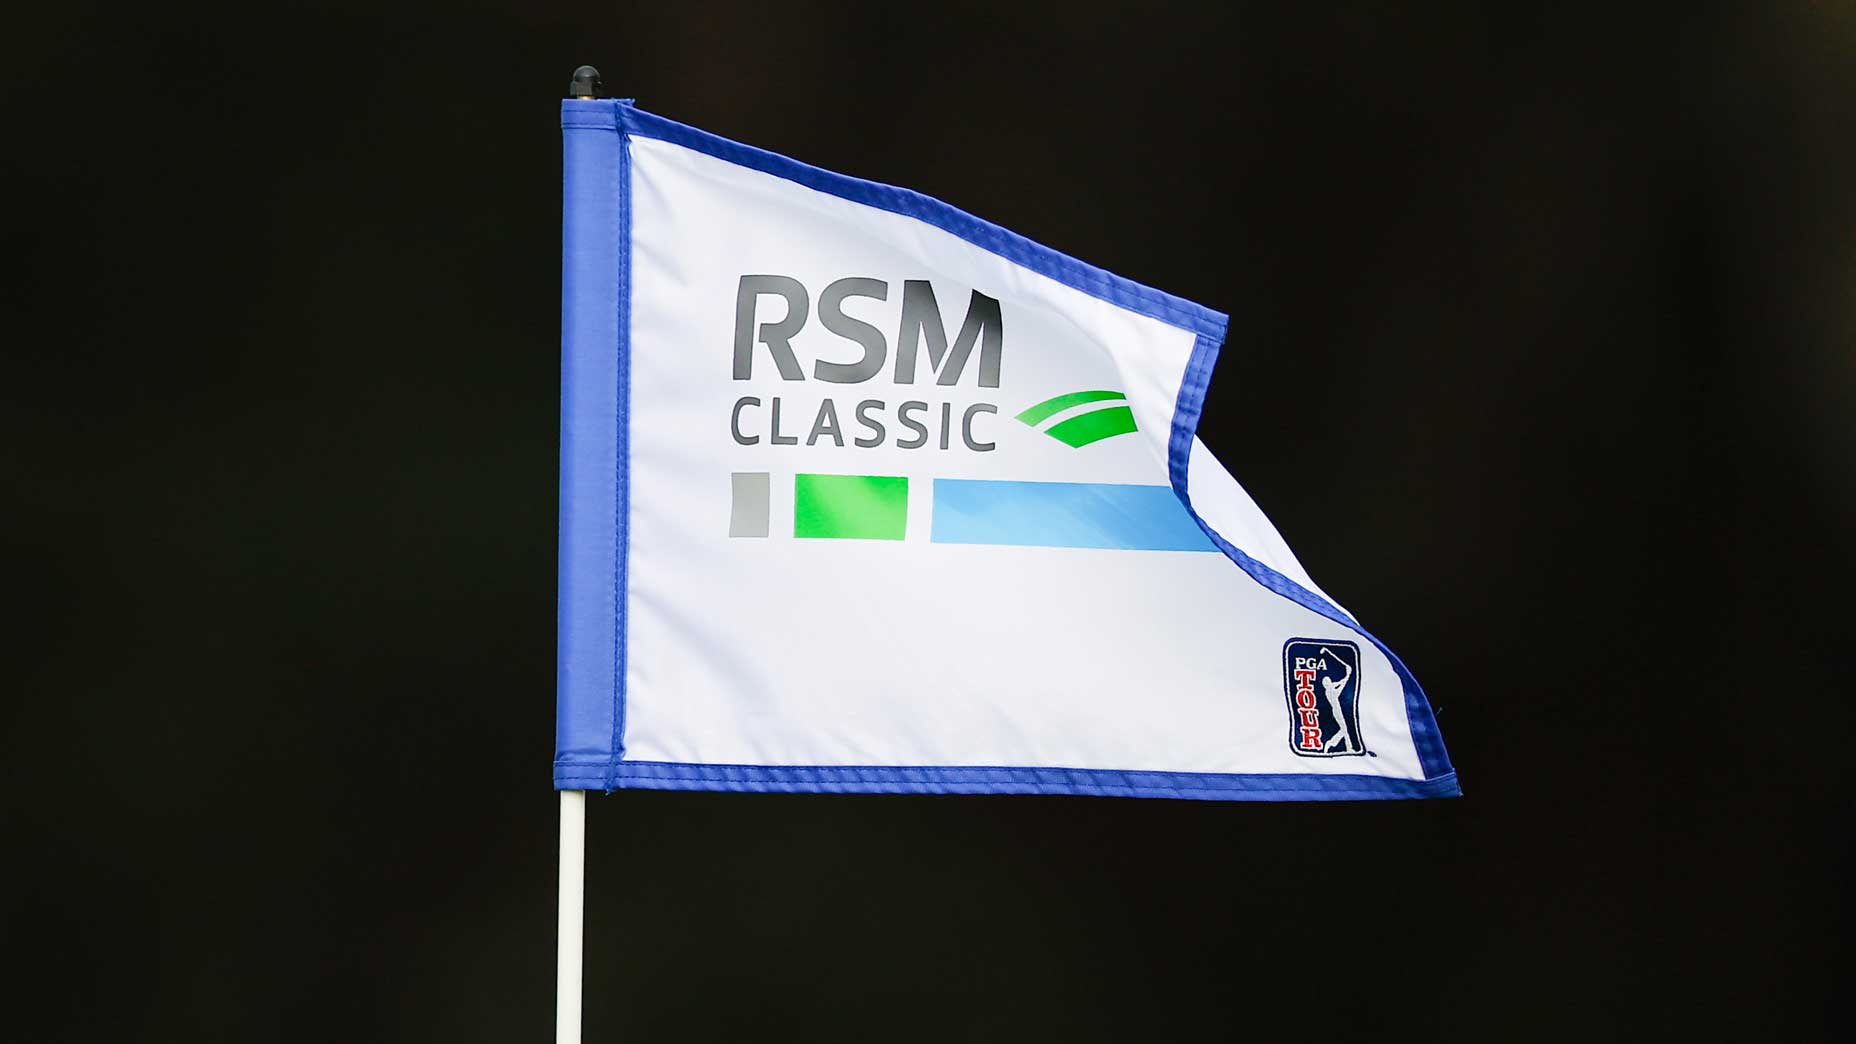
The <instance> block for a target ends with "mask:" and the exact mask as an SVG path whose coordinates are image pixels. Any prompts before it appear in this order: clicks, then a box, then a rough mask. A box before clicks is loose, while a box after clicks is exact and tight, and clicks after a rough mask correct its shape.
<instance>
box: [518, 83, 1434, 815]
mask: <svg viewBox="0 0 1856 1044" xmlns="http://www.w3.org/2000/svg"><path fill="white" fill-rule="evenodd" d="M562 127H563V129H564V136H565V142H566V146H565V147H566V214H565V234H564V253H565V264H564V286H563V327H564V346H563V351H564V363H563V373H562V448H561V475H562V484H561V558H560V562H561V574H560V662H559V670H560V675H559V707H558V719H557V720H558V734H557V745H556V755H555V785H556V786H557V787H559V788H562V789H612V788H617V787H655V788H674V789H702V790H751V791H885V792H972V793H993V792H1014V793H1073V794H1103V795H1122V796H1137V797H1189V798H1214V799H1240V800H1315V799H1339V798H1390V797H1432V796H1446V795H1452V794H1455V793H1457V792H1458V791H1457V785H1456V777H1455V774H1454V772H1453V771H1452V770H1451V767H1450V763H1449V760H1448V757H1447V756H1446V754H1445V752H1444V748H1443V743H1442V740H1441V739H1440V737H1439V735H1438V733H1437V727H1436V723H1435V721H1434V720H1433V718H1432V715H1431V711H1430V707H1429V706H1428V704H1427V703H1426V701H1425V698H1424V694H1423V693H1422V691H1421V690H1420V689H1419V688H1418V685H1417V683H1416V682H1415V681H1414V680H1413V679H1412V677H1411V675H1410V673H1409V672H1407V671H1406V670H1405V668H1404V666H1403V665H1402V664H1400V663H1399V661H1398V660H1397V659H1396V658H1395V657H1394V656H1392V654H1391V653H1390V652H1389V651H1388V650H1387V649H1386V648H1385V647H1384V646H1383V645H1382V644H1380V643H1379V642H1378V641H1377V640H1376V639H1375V638H1373V637H1372V636H1371V635H1370V634H1368V633H1367V632H1366V630H1365V629H1364V628H1363V627H1362V626H1361V625H1360V624H1359V623H1358V622H1356V621H1355V620H1354V619H1353V618H1352V616H1351V615H1349V614H1348V613H1347V612H1346V611H1344V610H1342V609H1340V608H1339V607H1338V606H1337V605H1335V604H1334V603H1333V602H1332V601H1331V600H1330V599H1328V598H1327V597H1326V595H1325V594H1323V593H1322V591H1321V590H1320V589H1319V588H1317V587H1316V586H1315V584H1314V582H1313V581H1312V580H1311V579H1310V578H1309V577H1308V575H1307V573H1306V572H1305V571H1304V570H1303V569H1302V567H1301V565H1300V564H1299V563H1298V562H1297V561H1296V560H1295V557H1294V555H1293V554H1291V552H1290V551H1289V548H1288V546H1287V545H1286V544H1285V543H1284V542H1283V540H1282V538H1281V537H1280V536H1279V535H1278V534H1277V533H1276V531H1275V529H1274V528H1273V527H1272V526H1271V525H1270V523H1269V521H1268V520H1267V519H1266V518H1265V517H1264V516H1263V514H1262V513H1261V512H1260V511H1259V510H1258V509H1257V507H1256V505H1255V504H1254V503H1253V502H1252V501H1251V500H1250V498H1249V496H1248V495H1247V494H1245V492H1244V491H1243V489H1242V488H1241V487H1239V485H1238V484H1237V482H1236V481H1235V480H1234V479H1232V478H1231V476H1230V475H1229V474H1228V473H1227V472H1226V471H1225V470H1224V468H1223V467H1222V466H1221V465H1220V464H1219V463H1218V461H1217V460H1215V459H1214V458H1213V457H1212V455H1211V454H1210V453H1209V452H1208V451H1207V450H1206V449H1205V447H1204V446H1203V445H1201V444H1200V443H1199V442H1198V441H1197V439H1196V438H1195V437H1194V434H1193V432H1194V431H1195V429H1196V427H1197V423H1198V417H1199V412H1200V409H1201V406H1202V404H1203V402H1204V396H1205V388H1206V384H1207V381H1208V379H1209V376H1210V372H1211V367H1212V364H1213V362H1214V361H1215V359H1216V356H1217V351H1218V347H1219V345H1220V343H1221V342H1222V340H1223V336H1224V331H1225V324H1226V318H1225V316H1223V315H1220V314H1218V313H1216V312H1213V311H1210V310H1208V309H1206V308H1203V307H1200V306H1198V305H1195V304H1192V303H1190V302H1187V301H1184V300H1181V299H1179V298H1176V297H1172V296H1170V295H1168V294H1164V293H1161V292H1159V291H1156V290H1152V289H1149V288H1147V287H1144V286H1141V285H1139V284H1137V283H1134V282H1132V281H1130V280H1127V279H1123V278H1120V277H1118V276H1115V275H1112V274H1110V273H1108V272H1105V271H1102V270H1100V269H1097V268H1094V267H1091V266H1089V265H1086V264H1083V263H1082V262H1080V261H1077V260H1075V259H1072V258H1070V257H1067V256H1064V255H1062V254H1060V253H1057V252H1056V251H1053V250H1050V249H1048V248H1046V247H1042V246H1039V245H1037V244H1035V243H1032V242H1031V241H1029V240H1026V239H1024V238H1023V237H1021V236H1018V235H1015V234H1013V233H1011V232H1008V231H1006V230H1004V229H1001V228H999V227H997V226H994V225H991V224H989V223H987V222H985V221H982V220H980V219H978V218H975V217H972V216H971V215H968V214H966V213H963V212H961V211H959V210H956V209H954V208H952V207H949V206H947V205H945V204H943V203H940V202H937V201H935V200H932V199H929V198H927V197H924V196H921V195H919V194H916V193H913V192H909V191H907V190H904V189H898V188H892V187H889V186H884V185H877V184H872V183H870V182H865V181H860V180H857V179H854V178H847V177H842V176H839V175H836V174H830V173H827V172H825V171H821V170H818V169H816V168H813V167H808V166H806V165H804V164H801V163H797V162H795V161H792V160H789V159H785V158H783V157H780V156H776V155H773V154H770V153H766V152H762V151H760V150H757V149H752V148H749V147H747V146H743V145H739V144H736V143H734V142H730V141H727V140H724V139H721V138H718V137H715V136H713V135H710V134H707V133H705V132H702V131H699V130H695V129H693V128H690V127H686V126H683V125H681V124H677V123H673V122H671V121H669V120H665V119H663V118H661V117H657V116H653V115H650V114H648V113H645V112H641V111H639V110H638V109H636V108H635V107H633V106H632V105H630V104H629V103H627V102H622V101H588V100H570V101H566V102H563V104H562Z"/></svg>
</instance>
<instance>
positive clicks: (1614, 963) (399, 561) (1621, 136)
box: [0, 3, 1856, 1041]
mask: <svg viewBox="0 0 1856 1044" xmlns="http://www.w3.org/2000/svg"><path fill="white" fill-rule="evenodd" d="M1404 6H1406V5H1376V4H1347V5H1338V6H1330V5H1295V4H1282V5H1257V4H1245V5H1231V6H1220V7H1219V8H1217V9H1211V8H1210V7H1209V5H1208V7H1207V8H1206V9H1201V8H1198V7H1181V8H1168V7H1165V6H1162V5H1156V4H1138V5H1115V6H1106V7H1095V6H1089V5H1080V4H1073V3H1050V4H1039V5H994V4H983V3H974V4H968V5H961V6H956V7H951V8H936V9H929V8H927V7H917V6H912V5H908V6H905V5H895V6H890V5H835V6H831V7H823V8H811V7H802V6H791V7H789V6H785V5H771V4H769V5H742V6H737V7H727V8H722V7H713V8H712V7H708V6H705V5H698V4H689V3H682V4H679V3H654V4H650V5H635V6H629V7H628V6H625V5H617V4H598V3H588V4H580V5H576V6H572V7H561V8H558V9H546V10H544V9H542V8H539V7H533V6H531V5H527V4H521V3H508V4H503V5H497V4H487V5H474V4H473V5H464V4H447V5H434V6H432V7H430V8H424V9H420V8H415V7H412V6H410V5H396V4H382V3H367V4H336V5H332V6H327V7H322V8H319V9H316V10H313V11H312V10H307V9H278V10H252V9H250V8H248V7H246V6H244V5H225V6H218V7H195V6H190V5H186V4H180V5H140V6H137V7H134V8H129V7H122V8H114V9H111V8H90V7H86V6H84V5H82V4H66V5H47V6H42V7H35V8H29V9H14V10H12V11H10V13H9V14H8V15H7V18H8V21H9V25H8V27H7V29H6V31H5V33H4V34H0V62H3V63H4V77H5V82H6V83H7V84H8V86H7V89H6V93H5V97H4V120H5V133H6V139H5V140H6V145H5V147H4V149H3V150H0V152H3V153H4V155H3V156H0V170H3V171H4V184H3V186H0V187H3V188H4V193H5V194H4V199H5V213H6V215H7V217H6V221H7V234H6V240H5V242H6V249H5V251H4V252H3V253H4V258H5V261H4V263H5V265H6V266H7V267H6V271H5V272H4V275H5V280H4V285H5V290H4V295H5V301H6V308H7V313H8V318H7V322H6V333H5V336H4V340H5V342H6V349H5V370H4V378H3V381H4V387H0V439H3V440H4V442H3V446H4V448H0V541H3V543H0V550H3V553H4V557H3V558H0V561H3V562H4V566H5V571H6V587H5V589H6V591H7V604H8V605H9V606H10V607H11V609H12V612H10V613H9V614H8V615H9V616H10V617H11V620H10V622H9V623H7V624H6V625H5V631H4V634H3V635H0V643H3V647H4V649H5V657H6V660H5V668H6V669H5V672H4V683H3V684H4V685H5V688H6V689H7V690H8V691H7V692H6V694H5V696H6V698H5V700H4V707H5V719H4V720H5V725H6V728H5V734H4V748H3V749H0V772H3V773H4V776H0V781H3V783H4V794H5V796H4V798H0V815H3V816H4V819H3V822H4V841H3V844H4V852H0V875H4V877H5V878H6V879H7V880H6V883H5V884H4V887H3V889H0V896H3V898H0V910H3V911H4V922H3V926H4V936H5V944H6V945H5V949H6V953H7V956H8V959H9V963H11V964H12V965H13V969H14V970H13V971H11V972H10V973H9V982H8V987H9V990H8V992H9V993H10V994H11V996H12V998H13V999H11V1000H9V1001H8V1002H7V1011H6V1013H5V1016H4V1018H5V1021H6V1026H5V1028H4V1030H0V1035H3V1036H6V1037H9V1038H12V1039H20V1040H63V1039H70V1040H128V1039H173V1040H216V1039H227V1040H232V1039H239V1040H267V1039H278V1040H286V1039H287V1040H330V1039H380V1040H385V1039H431V1040H447V1041H454V1040H535V1039H545V1038H546V1035H547V1034H548V1033H549V1032H550V1022H551V1019H552V1004H553V999H552V991H553V956H554V924H553V918H554V873H555V852H554V844H555V829H556V819H555V816H556V811H555V798H554V794H553V792H552V791H551V790H550V784H549V764H548V762H549V753H550V749H551V746H550V745H551V740H552V726H553V723H552V706H553V693H552V687H553V654H554V547H555V544H554V526H555V507H556V505H555V493H556V485H555V474H556V470H555V469H556V457H555V453H556V441H555V440H556V422H557V412H556V403H557V399H556V396H557V390H558V386H557V381H558V373H559V371H558V293H559V218H560V214H559V207H560V201H559V190H560V181H559V179H560V166H559V165H560V144H559V131H558V119H557V104H558V99H559V97H560V95H561V94H562V93H564V89H565V86H566V82H567V77H568V73H569V72H570V71H571V70H572V68H573V67H574V66H575V65H577V64H579V63H580V62H582V61H591V62H594V63H595V64H598V65H600V66H601V67H602V69H603V70H604V72H605V73H606V78H607V83H608V86H609V87H610V88H612V89H613V90H614V91H615V92H616V93H623V94H627V95H636V96H637V97H638V98H639V99H640V102H641V104H642V105H644V106H645V107H647V108H650V109H652V110H653V111H657V112H660V113H662V114H664V115H667V116H670V117H673V118H676V119H680V120H683V121H685V122H689V123H694V124H697V125H699V126H702V127H704V128H706V129H709V130H712V131H715V132H717V133H720V134H724V135H727V136H730V137H735V138H739V139H744V140H747V141H750V142H752V143H755V144H758V145H761V146H764V147H767V148H771V149H774V150H776V151H780V152H784V153H787V154H790V155H794V156H797V157H800V158H802V159H805V160H807V161H809V162H812V163H815V164H818V165H820V166H824V167H827V168H830V169H837V170H842V171H845V172H847V173H852V174H857V175H860V176H864V177H869V178H873V179H877V180H881V181H889V182H895V183H901V184H906V185H909V186H911V187H913V188H917V189H920V190H922V191H925V192H928V193H929V194H931V195H935V196H938V197H940V198H942V199H945V200H947V201H949V202H951V203H953V204H955V205H957V206H961V207H963V208H966V209H968V210H971V211H974V212H976V213H978V214H980V215H981V216H983V217H986V218H989V219H991V220H994V221H997V222H999V223H1001V224H1003V225H1005V226H1007V227H1010V228H1013V229H1015V230H1017V231H1020V232H1023V233H1025V234H1027V235H1029V236H1031V237H1033V238H1035V239H1038V240H1040V241H1043V242H1045V243H1048V244H1050V245H1052V246H1055V247H1057V248H1058V249H1061V250H1064V251H1066V252H1069V253H1072V254H1074V255H1076V256H1078V257H1081V258H1083V259H1085V260H1087V261H1090V262H1093V263H1096V264H1100V265H1103V266H1105V267H1108V268H1110V269H1112V270H1115V271H1117V272H1120V273H1122V274H1125V275H1128V276H1130V277H1133V278H1136V279H1138V280H1140V281H1142V282H1146V283H1149V284H1151V285H1155V286H1159V287H1163V288H1165V289H1167V290H1170V291H1172V292H1175V293H1178V294H1180V295H1182V296H1185V297H1188V298H1191V299H1193V300H1197V301H1202V302H1204V303H1206V304H1208V305H1211V306H1213V307H1215V308H1219V309H1221V310H1224V311H1228V312H1230V313H1231V314H1232V316H1233V322H1232V327H1231V335H1230V338H1229V341H1228V343H1227V347H1226V349H1225V352H1224V355H1223V360H1222V362H1221V364H1220V367H1219V369H1218V372H1217V375H1216V378H1215V380H1214V382H1213V387H1212V394H1211V398H1210V402H1209V405H1208V407H1207V410H1206V415H1205V421H1204V425H1203V427H1202V429H1201V431H1202V435H1203V437H1204V438H1205V440H1206V441H1207V442H1208V443H1209V444H1210V445H1211V446H1212V448H1213V449H1214V450H1216V451H1217V452H1218V453H1219V454H1220V456H1221V457H1222V458H1223V459H1224V460H1225V462H1226V463H1227V465H1228V466H1229V467H1230V468H1231V470H1232V471H1233V472H1234V473H1235V474H1236V475H1237V476H1238V477H1239V479H1240V480H1242V481H1243V482H1244V483H1245V484H1246V485H1247V487H1248V488H1249V489H1250V491H1251V492H1252V493H1253V495H1254V496H1255V497H1256V499H1257V500H1258V502H1259V503H1260V504H1261V505H1262V506H1263V508H1264V509H1265V510H1266V511H1267V512H1269V513H1270V515H1271V516H1272V517H1273V518H1274V519H1275V521H1276V522H1277V523H1278V525H1279V526H1280V527H1281V529H1282V531H1283V532H1284V533H1285V534H1286V535H1287V537H1288V539H1289V540H1290V542H1291V543H1292V544H1293V546H1295V547H1296V549H1297V550H1298V552H1299V553H1300V554H1301V556H1302V558H1303V561H1304V562H1305V563H1306V564H1307V565H1308V567H1309V570H1310V572H1311V573H1312V574H1313V575H1314V576H1315V577H1317V578H1318V579H1319V580H1320V581H1321V582H1322V583H1323V584H1324V585H1325V586H1326V587H1327V588H1328V589H1329V590H1330V591H1332V592H1334V594H1335V595H1336V596H1337V597H1338V598H1339V599H1341V600H1342V601H1343V602H1344V603H1345V604H1347V605H1348V606H1349V607H1350V608H1351V609H1353V610H1354V611H1355V612H1357V613H1358V614H1359V615H1360V617H1361V618H1362V619H1363V620H1365V621H1366V622H1367V623H1368V624H1369V625H1370V626H1372V627H1373V629H1374V630H1375V631H1376V632H1377V633H1378V634H1379V635H1380V636H1381V637H1383V638H1385V639H1386V641H1387V642H1389V643H1390V644H1391V645H1392V646H1393V647H1394V648H1396V649H1398V650H1399V651H1400V653H1401V654H1402V656H1403V658H1404V659H1405V660H1406V662H1408V663H1409V664H1411V665H1412V667H1413V669H1414V671H1415V672H1416V673H1417V675H1418V677H1419V678H1420V679H1421V680H1422V681H1423V682H1424V683H1425V686H1426V688H1427V689H1428V690H1429V692H1430V694H1431V698H1432V700H1433V702H1434V704H1435V705H1436V706H1437V710H1438V716H1439V721H1440V724H1441V726H1442V729H1443V732H1444V736H1445V739H1446V740H1447V742H1448V743H1449V746H1450V750H1451V753H1452V755H1453V757H1454V760H1455V761H1456V764H1457V767H1458V769H1459V770H1460V772H1461V775H1462V779H1463V785H1464V788H1465V790H1466V791H1467V796H1466V797H1464V798H1462V799H1460V800H1456V801H1448V802H1412V803H1372V804H1358V805H1337V806H1310V805H1242V804H1219V803H1197V802H1167V801H1129V800H1107V799H1084V798H1055V797H1047V798H1035V797H1017V798H1012V797H993V798H982V797H887V796H870V797H821V796H777V797H776V796H742V795H702V794H663V793H621V794H617V795H614V796H611V797H602V798H595V799H593V801H592V802H591V804H592V808H591V809H590V815H589V821H590V822H589V826H590V832H591V845H590V850H589V871H590V888H589V914H588V940H589V941H588V955H587V975H588V1000H587V1025H588V1039H589V1040H618V1039H623V1040H629V1041H660V1040H741V1039H774V1040H821V1041H822V1040H845V1041H866V1040H882V1039H897V1040H930V1039H934V1040H942V1039H953V1040H976V1041H977V1040H1001V1039H1031V1040H1066V1041H1067V1040H1111V1039H1112V1040H1169V1039H1185V1038H1194V1039H1221V1038H1229V1039H1237V1038H1240V1037H1247V1038H1255V1037H1257V1036H1259V1035H1263V1036H1266V1037H1269V1036H1274V1037H1276V1038H1278V1039H1280V1038H1282V1037H1287V1036H1298V1037H1314V1036H1317V1035H1320V1036H1329V1037H1335V1038H1341V1039H1346V1038H1364V1037H1368V1036H1392V1037H1394V1038H1403V1037H1407V1036H1416V1035H1419V1034H1423V1035H1427V1036H1432V1037H1438V1038H1444V1039H1451V1040H1489V1039H1540V1040H1566V1039H1584V1040H1618V1039H1643V1038H1646V1037H1658V1036H1664V1035H1669V1034H1673V1033H1676V1032H1689V1033H1697V1034H1704V1035H1706V1037H1707V1038H1708V1039H1758V1038H1767V1039H1810V1038H1815V1037H1820V1036H1823V1035H1825V1034H1827V1033H1829V1032H1830V1025H1831V1024H1830V1020H1831V1018H1832V1015H1833V1007H1832V999H1833V994H1832V988H1833V984H1834V983H1836V982H1838V981H1844V982H1847V977H1846V976H1847V965H1846V963H1845V958H1846V954H1847V947H1846V946H1845V944H1844V943H1843V941H1842V939H1843V935H1842V932H1841V928H1842V925H1841V923H1840V922H1841V921H1842V919H1843V918H1844V915H1845V911H1846V904H1845V901H1844V898H1843V897H1844V894H1845V893H1844V892H1843V880H1842V875H1843V873H1844V871H1845V870H1846V869H1847V863H1846V862H1845V859H1846V845H1847V841H1846V838H1847V836H1848V830H1847V825H1846V824H1845V823H1843V822H1841V821H1839V820H1838V819H1837V817H1836V816H1835V815H1834V814H1833V813H1836V812H1839V811H1842V810H1843V809H1844V808H1845V806H1846V802H1845V801H1844V800H1843V799H1842V798H1841V797H1840V796H1839V794H1838V791H1839V790H1840V789H1841V787H1842V786H1843V779H1842V777H1843V776H1844V775H1845V765H1846V764H1847V763H1848V755H1847V753H1846V752H1847V751H1848V750H1849V747H1850V744H1851V731H1850V725H1851V715H1850V712H1849V706H1848V705H1849V702H1850V701H1851V700H1852V699H1853V698H1856V694H1853V689H1856V686H1853V685H1852V682H1851V676H1850V674H1849V662H1850V652H1851V643H1850V640H1849V636H1848V632H1847V628H1846V621H1847V615H1848V614H1847V609H1846V607H1845V603H1843V602H1841V601H1838V600H1835V599H1833V598H1831V597H1829V594H1830V593H1831V592H1834V591H1835V590H1836V589H1837V588H1838V587H1839V585H1841V583H1842V581H1843V579H1844V577H1845V575H1846V570H1847V566H1848V558H1849V556H1848V554H1847V551H1846V544H1847V541H1848V540H1849V539H1850V523H1851V520H1852V516H1853V515H1856V512H1853V511H1852V506H1853V504H1856V479H1853V475H1856V470H1853V469H1852V466H1851V461H1852V459H1856V458H1853V456H1852V450H1853V449H1856V445H1853V443H1856V439H1853V438H1852V413H1851V398H1852V396H1851V390H1852V381H1851V377H1852V371H1853V370H1856V339H1853V336H1852V335H1856V205H1853V203H1852V201H1853V199H1856V196H1853V193H1856V189H1853V188H1852V186H1856V17H1853V16H1852V13H1851V9H1850V7H1849V6H1847V5H1836V4H1817V5H1799V6H1785V7H1778V6H1769V5H1763V4H1748V5H1731V6H1727V7H1722V8H1708V9H1693V8H1691V9H1688V10H1686V11H1684V12H1683V13H1681V14H1680V15H1677V14H1675V13H1672V12H1660V11H1652V10H1648V9H1637V10H1635V11H1634V12H1633V11H1632V10H1630V9H1627V8H1626V7H1625V6H1624V5H1615V6H1614V5H1596V6H1592V7H1589V8H1580V7H1578V6H1576V5H1565V4H1554V5H1539V6H1536V5H1517V6H1512V7H1508V8H1505V9H1502V10H1487V9H1482V8H1479V7H1467V6H1466V7H1460V8H1457V7H1451V8H1429V9H1426V10H1423V11H1418V10H1412V11H1397V12H1394V11H1392V10H1387V9H1388V8H1394V7H1404ZM1334 462H1341V463H1342V464H1343V465H1344V468H1345V472H1346V475H1347V479H1348V489H1347V496H1346V504H1347V509H1346V510H1344V511H1336V510H1334V509H1333V503H1334V501H1333V500H1332V499H1331V498H1330V497H1327V496H1323V497H1320V498H1316V497H1311V496H1309V495H1307V490H1308V488H1309V483H1310V482H1311V476H1315V478H1314V479H1312V481H1316V482H1320V483H1324V484H1325V483H1326V482H1327V478H1326V476H1327V475H1328V474H1329V472H1328V470H1327V469H1328V468H1329V467H1330V465H1332V464H1333V463H1334ZM1845 590H1847V589H1845ZM1840 977H1842V978H1841V979H1840Z"/></svg>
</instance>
